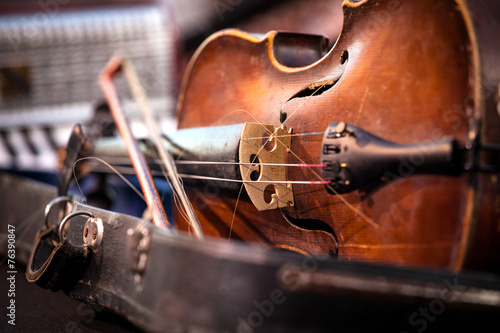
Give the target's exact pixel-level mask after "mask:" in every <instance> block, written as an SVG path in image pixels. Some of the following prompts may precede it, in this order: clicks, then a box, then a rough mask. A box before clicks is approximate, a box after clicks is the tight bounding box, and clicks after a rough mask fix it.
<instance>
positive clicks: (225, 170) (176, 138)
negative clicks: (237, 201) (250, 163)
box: [93, 124, 244, 189]
mask: <svg viewBox="0 0 500 333" xmlns="http://www.w3.org/2000/svg"><path fill="white" fill-rule="evenodd" d="M243 126H244V124H235V125H226V126H212V127H200V128H186V129H180V130H177V131H176V132H173V133H169V134H168V135H165V136H164V137H163V138H164V139H163V147H162V148H163V149H166V150H167V151H168V152H170V153H171V154H172V155H173V157H174V159H175V160H178V161H179V160H181V161H182V160H184V161H190V162H193V163H192V164H177V172H178V173H179V174H191V175H203V176H208V177H214V178H225V179H235V180H241V174H240V171H239V168H238V165H237V162H238V147H239V144H240V140H241V132H242V129H243ZM139 146H140V149H141V151H142V153H143V154H144V156H145V157H146V159H147V160H148V161H149V162H151V163H150V167H151V169H152V171H157V172H158V171H160V170H161V168H160V165H159V162H157V161H158V160H159V158H158V153H157V149H158V148H157V147H153V146H152V144H151V142H150V141H149V140H144V139H142V140H139ZM93 156H96V157H99V158H102V159H104V160H105V161H108V162H110V163H111V164H112V165H122V166H124V165H126V166H129V165H130V160H129V158H128V154H127V149H126V147H125V144H124V143H123V141H122V140H121V138H120V137H112V138H102V139H99V140H98V141H97V142H96V144H95V146H94V149H93ZM200 161H203V162H221V161H223V162H224V163H221V164H209V163H206V164H203V163H201V164H200V163H195V162H200ZM219 185H220V186H222V187H224V188H234V189H237V188H239V186H238V184H237V183H232V182H220V184H219Z"/></svg>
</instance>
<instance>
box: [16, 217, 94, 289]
mask: <svg viewBox="0 0 500 333" xmlns="http://www.w3.org/2000/svg"><path fill="white" fill-rule="evenodd" d="M90 254H91V251H89V250H88V249H87V247H85V246H75V245H73V244H71V242H70V241H68V240H67V239H64V240H63V241H59V237H58V236H57V232H56V229H55V228H54V227H52V228H49V229H42V230H40V231H39V232H38V234H37V235H36V238H35V244H34V246H33V250H32V252H31V257H30V259H29V263H28V266H27V270H26V278H27V279H28V281H30V282H36V284H37V285H39V286H40V287H42V288H45V289H51V290H52V291H58V290H61V289H63V290H68V289H70V288H71V287H72V286H74V285H75V284H76V282H77V281H78V280H79V279H80V277H81V276H82V274H83V272H85V270H86V269H87V267H88V263H89V259H90Z"/></svg>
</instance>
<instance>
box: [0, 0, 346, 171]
mask: <svg viewBox="0 0 500 333" xmlns="http://www.w3.org/2000/svg"><path fill="white" fill-rule="evenodd" d="M341 24H342V11H341V1H340V0H315V1H298V0H275V1H263V0H187V1H186V0H162V1H149V0H143V1H127V0H116V1H110V0H107V1H96V0H85V1H83V0H3V1H1V2H0V168H2V169H9V170H15V171H22V172H24V173H33V172H36V173H45V174H48V175H50V174H51V173H54V172H56V171H57V168H58V162H59V161H60V159H61V149H64V147H65V146H66V143H67V141H68V138H69V135H70V132H71V129H72V127H73V126H74V125H75V124H76V123H82V124H84V125H85V124H89V123H90V122H91V121H92V119H94V120H95V119H96V117H97V118H99V119H98V120H97V121H98V122H99V121H100V122H106V121H109V119H107V118H106V117H104V119H101V118H102V117H100V113H99V111H102V109H105V107H103V96H102V93H101V91H100V89H99V87H98V84H97V79H98V75H99V73H100V71H101V70H102V68H103V67H104V65H105V63H106V62H107V61H108V60H109V59H110V57H111V56H112V55H121V56H125V57H128V58H130V59H131V60H132V63H133V65H134V66H135V68H136V70H137V72H138V74H139V76H140V79H141V82H142V84H143V86H144V87H145V89H146V92H147V94H148V98H149V103H150V105H151V107H152V109H153V112H154V114H155V116H156V117H157V119H158V122H159V124H160V126H161V128H162V130H163V131H164V132H169V131H172V130H174V129H175V127H176V121H175V105H176V96H177V93H178V89H179V85H180V81H181V79H182V75H183V73H184V70H185V68H186V65H187V63H188V61H189V59H190V57H191V55H192V53H193V52H194V51H195V50H196V48H197V47H198V46H199V45H200V43H201V42H203V40H204V39H205V38H207V37H208V36H209V35H210V34H212V33H213V32H215V31H217V30H220V29H224V28H229V27H235V28H239V29H242V30H245V31H248V32H254V33H266V32H268V31H270V30H286V31H294V32H302V33H309V34H323V35H327V36H328V37H329V38H330V41H331V43H332V44H333V43H334V42H335V40H336V39H337V36H338V34H339V32H340V28H341ZM117 86H118V89H119V94H120V96H121V98H122V103H123V106H124V109H125V112H126V113H127V115H128V117H129V119H130V122H131V124H132V128H133V130H134V133H135V134H136V135H138V136H143V135H145V131H146V129H145V126H144V125H143V123H142V120H141V119H140V115H139V111H138V110H137V108H135V107H134V105H133V101H132V98H130V93H129V92H128V89H127V87H126V84H125V82H122V81H118V82H117ZM103 126H105V125H103Z"/></svg>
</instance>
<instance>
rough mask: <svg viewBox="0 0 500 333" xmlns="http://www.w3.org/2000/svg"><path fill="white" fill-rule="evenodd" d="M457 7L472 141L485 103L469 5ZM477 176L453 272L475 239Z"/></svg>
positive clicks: (473, 179)
mask: <svg viewBox="0 0 500 333" xmlns="http://www.w3.org/2000/svg"><path fill="white" fill-rule="evenodd" d="M455 1H456V3H457V6H458V8H459V10H460V12H461V14H462V18H463V20H464V23H465V25H466V28H467V32H468V33H469V35H468V37H469V42H470V45H471V48H470V50H469V55H470V59H471V63H470V69H471V73H470V74H469V75H470V79H471V83H470V84H471V85H472V87H471V88H472V94H473V98H474V108H475V112H474V117H475V119H474V120H473V121H474V123H475V124H473V125H472V126H470V127H474V128H470V129H469V140H470V141H472V142H473V141H474V140H475V138H476V136H477V135H478V132H480V129H479V126H480V119H481V118H484V116H485V113H486V107H485V101H484V100H483V99H482V98H481V94H482V89H481V84H480V82H481V72H482V68H481V61H480V50H479V45H478V40H477V35H476V30H475V25H474V21H473V18H472V16H471V13H470V9H469V5H468V3H467V0H455ZM478 181H479V179H478V176H477V175H470V176H469V188H468V189H467V206H466V212H465V214H464V220H463V223H462V225H463V227H462V228H463V231H462V237H461V239H460V247H459V250H458V253H457V256H456V259H455V264H454V266H453V270H454V271H460V270H462V269H463V268H464V265H465V262H466V259H467V256H468V255H469V253H470V251H471V249H470V246H471V243H472V240H473V238H474V237H475V234H476V230H477V227H478V220H477V214H474V212H476V211H477V210H478V209H479V202H478V196H477V195H476V188H477V186H478Z"/></svg>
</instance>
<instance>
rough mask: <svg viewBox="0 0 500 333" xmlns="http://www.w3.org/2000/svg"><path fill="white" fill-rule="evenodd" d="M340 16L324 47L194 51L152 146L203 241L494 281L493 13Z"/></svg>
mask: <svg viewBox="0 0 500 333" xmlns="http://www.w3.org/2000/svg"><path fill="white" fill-rule="evenodd" d="M342 9H343V13H344V24H343V27H342V31H341V33H340V36H339V37H338V40H337V41H336V43H335V45H334V46H333V48H331V49H329V48H328V40H327V38H326V37H324V36H311V35H302V34H297V33H288V32H276V31H271V32H269V33H268V34H266V35H265V36H261V35H252V34H250V33H246V32H243V31H239V30H235V29H229V30H224V31H221V32H219V33H216V34H214V35H212V36H211V37H209V38H208V39H207V40H206V41H205V42H204V43H203V44H202V45H201V46H200V47H199V49H198V50H197V51H196V52H195V54H194V56H193V58H192V60H191V62H190V63H189V65H188V68H187V71H186V74H185V77H184V80H183V83H182V86H181V90H180V94H179V100H178V107H177V117H178V127H179V130H178V131H177V132H176V133H174V134H172V135H169V136H167V137H166V139H165V145H167V146H168V147H169V149H170V150H171V151H172V152H173V153H174V155H175V156H176V158H177V162H178V164H177V168H178V171H179V174H180V175H181V176H182V177H184V185H185V189H186V192H187V194H188V196H189V198H190V200H191V203H192V205H193V207H194V210H195V212H196V215H197V217H198V219H199V221H200V223H201V226H202V229H203V233H204V235H206V236H213V237H221V238H226V239H229V240H235V241H243V242H251V243H256V244H260V245H263V246H265V247H267V248H269V249H275V250H284V251H292V252H296V253H300V254H303V255H306V256H314V257H319V258H331V259H338V260H348V261H363V262H372V263H384V264H392V265H401V266H412V267H431V268H443V269H449V270H452V271H461V270H487V271H498V270H499V268H500V265H499V263H500V222H499V221H500V183H499V180H498V170H499V168H498V166H499V156H500V155H499V149H500V145H499V140H500V132H499V131H498V128H500V116H499V113H500V108H499V107H498V89H499V88H498V87H499V85H498V84H499V79H500V71H499V68H500V67H498V65H497V63H496V58H498V51H499V50H498V45H500V34H498V24H499V17H500V16H499V15H495V14H494V13H497V14H498V13H500V6H499V4H497V3H496V2H494V1H489V2H488V6H486V5H484V6H483V5H481V4H477V3H476V2H472V1H462V0H457V1H453V0H448V1H439V2H437V1H431V0H422V1H398V0H366V1H362V2H356V3H354V2H350V1H345V2H344V4H343V6H342ZM174 215H175V224H176V226H177V228H179V229H181V230H186V231H190V224H189V223H188V222H187V221H186V219H185V217H184V214H183V213H182V212H181V211H180V210H179V209H177V210H175V212H174Z"/></svg>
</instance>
